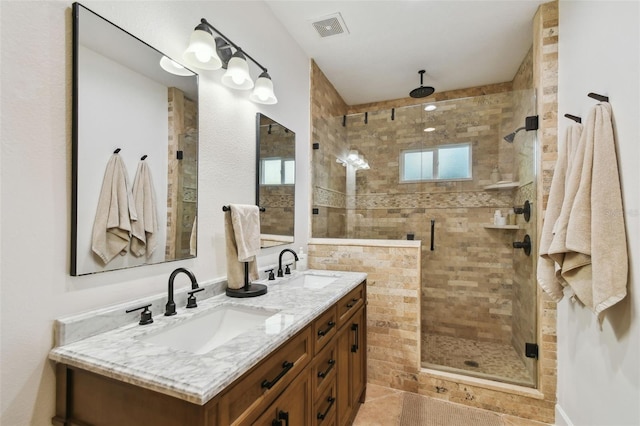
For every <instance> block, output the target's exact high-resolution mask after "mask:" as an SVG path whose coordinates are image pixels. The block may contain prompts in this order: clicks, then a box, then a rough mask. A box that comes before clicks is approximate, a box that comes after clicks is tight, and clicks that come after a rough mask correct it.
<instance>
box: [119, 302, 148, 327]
mask: <svg viewBox="0 0 640 426" xmlns="http://www.w3.org/2000/svg"><path fill="white" fill-rule="evenodd" d="M149 306H151V303H149V304H148V305H144V306H138V307H137V308H131V309H127V310H126V311H125V312H126V313H129V312H134V311H139V310H141V309H143V311H142V312H140V322H139V323H138V324H140V325H146V324H151V323H152V322H153V318H152V317H151V315H152V314H151V311H150V310H149Z"/></svg>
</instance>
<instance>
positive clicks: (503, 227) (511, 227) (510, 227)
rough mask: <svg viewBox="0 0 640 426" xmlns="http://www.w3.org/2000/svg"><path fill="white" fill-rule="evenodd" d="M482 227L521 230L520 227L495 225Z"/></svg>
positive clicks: (490, 224)
mask: <svg viewBox="0 0 640 426" xmlns="http://www.w3.org/2000/svg"><path fill="white" fill-rule="evenodd" d="M482 226H483V227H485V228H487V229H513V230H515V229H520V227H519V226H518V225H494V224H493V223H485V224H484V225H482Z"/></svg>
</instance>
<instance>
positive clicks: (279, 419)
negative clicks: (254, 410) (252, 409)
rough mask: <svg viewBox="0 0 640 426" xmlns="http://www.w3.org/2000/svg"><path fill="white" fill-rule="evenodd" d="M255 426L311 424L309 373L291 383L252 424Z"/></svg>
mask: <svg viewBox="0 0 640 426" xmlns="http://www.w3.org/2000/svg"><path fill="white" fill-rule="evenodd" d="M252 424H253V425H256V426H304V425H310V424H311V381H310V380H309V371H305V372H303V373H302V374H300V376H298V377H297V378H296V379H295V380H294V381H293V383H291V384H290V385H289V387H288V388H287V389H286V390H285V391H284V392H283V393H282V394H281V395H280V396H279V397H278V398H276V400H275V401H273V403H272V404H271V405H270V406H269V408H267V410H266V411H265V412H264V413H263V414H262V415H261V416H260V417H259V418H258V420H256V421H255V423H252Z"/></svg>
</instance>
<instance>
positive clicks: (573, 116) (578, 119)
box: [564, 114, 582, 123]
mask: <svg viewBox="0 0 640 426" xmlns="http://www.w3.org/2000/svg"><path fill="white" fill-rule="evenodd" d="M564 116H565V117H567V118H568V119H570V120H573V121H575V122H576V123H582V118H580V117H578V116H577V115H571V114H565V115H564Z"/></svg>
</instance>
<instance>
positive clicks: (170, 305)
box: [164, 268, 198, 317]
mask: <svg viewBox="0 0 640 426" xmlns="http://www.w3.org/2000/svg"><path fill="white" fill-rule="evenodd" d="M180 272H184V273H185V274H187V276H188V277H189V279H190V280H191V289H192V290H195V289H197V288H198V281H196V276H195V275H193V272H191V271H190V270H188V269H186V268H178V269H176V270H175V271H173V272H172V273H171V275H170V276H169V295H168V300H167V304H166V305H165V310H164V315H165V316H166V317H170V316H171V315H175V314H176V303H175V302H174V301H173V280H175V278H176V275H178V274H179V273H180Z"/></svg>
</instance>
